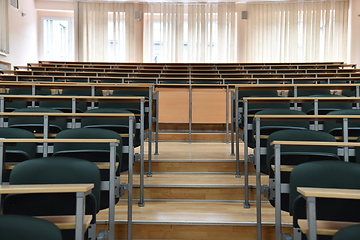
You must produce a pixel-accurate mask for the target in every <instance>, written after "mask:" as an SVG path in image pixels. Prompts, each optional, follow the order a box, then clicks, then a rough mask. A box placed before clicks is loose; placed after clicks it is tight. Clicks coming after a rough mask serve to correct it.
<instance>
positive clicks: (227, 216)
mask: <svg viewBox="0 0 360 240" xmlns="http://www.w3.org/2000/svg"><path fill="white" fill-rule="evenodd" d="M145 149H147V147H145ZM230 153H231V149H230V144H227V143H221V142H216V143H215V142H193V143H187V142H160V143H159V155H155V156H153V170H154V171H153V176H152V177H147V176H146V177H145V206H144V207H139V206H138V205H137V200H134V202H133V224H134V225H133V239H199V240H200V239H229V240H230V239H245V240H246V239H249V240H250V239H256V208H255V201H254V199H255V189H251V190H250V200H251V207H250V208H249V209H246V208H244V206H243V200H244V197H243V195H244V189H243V186H244V178H243V177H240V178H236V177H235V174H234V172H235V170H234V168H235V157H234V156H232V155H230ZM136 169H138V166H136V165H135V171H136ZM250 169H251V171H253V169H252V168H250ZM126 180H127V175H126V174H124V175H122V178H121V182H126ZM249 180H250V185H255V176H254V174H253V172H252V175H251V176H250V178H249ZM262 183H263V184H267V182H266V177H265V176H264V178H263V180H262ZM138 187H139V174H135V175H134V198H135V199H137V198H139V189H138ZM263 200H264V201H263V203H262V217H263V219H262V220H263V236H264V238H263V239H264V240H270V239H275V237H274V222H275V219H274V216H275V210H274V208H273V207H272V206H271V205H270V204H269V203H268V202H267V201H266V199H263ZM115 218H116V233H115V239H126V219H127V201H126V196H124V197H123V200H121V201H120V202H119V203H118V204H117V206H116V215H115ZM106 219H107V210H103V211H101V212H100V213H99V214H98V216H97V222H98V228H99V229H100V228H106V227H107V226H106V223H107V221H106ZM291 222H292V220H291V218H290V216H289V214H288V213H283V223H284V225H283V228H284V231H285V232H290V231H291ZM224 234H225V235H224Z"/></svg>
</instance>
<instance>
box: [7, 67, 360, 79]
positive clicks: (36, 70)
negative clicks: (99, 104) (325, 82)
mask: <svg viewBox="0 0 360 240" xmlns="http://www.w3.org/2000/svg"><path fill="white" fill-rule="evenodd" d="M1 72H2V73H3V74H4V73H7V74H17V75H21V74H31V75H39V74H42V75H47V74H48V75H54V72H64V73H65V72H66V73H74V72H80V73H81V72H89V73H90V72H97V73H123V74H135V73H137V74H142V73H143V74H146V73H149V74H150V73H153V74H164V76H165V75H166V74H169V77H170V76H171V74H177V75H179V76H181V74H194V76H196V75H197V74H202V75H204V74H209V76H211V75H215V74H218V75H222V74H310V73H356V72H359V69H356V68H336V67H335V68H309V69H308V68H301V69H242V68H216V69H215V68H213V67H209V68H192V69H184V68H180V69H172V68H169V69H163V68H150V69H148V68H133V69H131V68H103V67H95V66H92V67H86V68H84V67H77V66H66V67H55V66H31V67H16V70H2V71H1Z"/></svg>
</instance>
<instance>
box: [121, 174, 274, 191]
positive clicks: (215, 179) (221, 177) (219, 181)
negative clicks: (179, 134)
mask: <svg viewBox="0 0 360 240" xmlns="http://www.w3.org/2000/svg"><path fill="white" fill-rule="evenodd" d="M127 177H128V176H127V174H123V175H121V182H127ZM244 179H245V178H244V176H241V177H240V178H236V177H235V175H234V174H197V173H193V174H191V173H159V174H153V176H152V177H146V176H145V178H144V184H145V187H149V186H189V187H202V186H203V187H204V186H208V187H211V186H213V187H229V186H234V187H238V188H242V187H243V186H244ZM267 179H268V176H263V180H262V184H268V182H266V181H267ZM133 181H134V185H135V186H136V185H139V184H140V175H139V174H137V175H134V177H133ZM249 184H250V185H255V184H256V181H255V175H249Z"/></svg>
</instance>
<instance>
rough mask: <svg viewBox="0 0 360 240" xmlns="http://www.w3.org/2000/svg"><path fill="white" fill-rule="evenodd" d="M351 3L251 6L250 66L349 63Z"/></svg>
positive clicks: (319, 2)
mask: <svg viewBox="0 0 360 240" xmlns="http://www.w3.org/2000/svg"><path fill="white" fill-rule="evenodd" d="M348 9H349V3H348V0H333V1H317V2H293V3H261V4H260V3H259V4H256V3H254V4H248V12H249V20H248V51H247V61H248V62H315V61H346V59H347V41H348V32H347V29H348Z"/></svg>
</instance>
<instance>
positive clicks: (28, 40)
mask: <svg viewBox="0 0 360 240" xmlns="http://www.w3.org/2000/svg"><path fill="white" fill-rule="evenodd" d="M19 3H20V10H15V9H14V8H12V7H9V20H10V54H9V55H8V56H6V57H4V56H0V61H5V62H10V63H12V65H13V66H16V65H26V63H29V62H37V61H38V60H39V54H38V52H39V51H38V49H40V48H39V46H38V43H40V41H39V38H40V37H39V34H40V32H39V31H40V25H39V24H40V17H41V16H54V17H58V16H64V17H69V16H71V17H72V16H73V15H74V13H73V11H74V2H66V1H65V2H57V1H43V0H19ZM139 10H140V9H139ZM246 10H247V5H246V4H245V3H244V4H237V12H238V13H239V15H240V16H239V22H238V41H239V43H238V49H237V51H238V61H239V62H245V61H246V49H247V48H246V39H247V36H246V32H247V20H241V12H242V11H246ZM22 12H25V13H26V16H25V17H22V16H21V13H22ZM359 14H360V0H350V24H349V36H350V38H349V59H348V63H356V64H358V67H359V68H360V17H359V16H358V15H359ZM141 23H142V21H138V22H137V24H136V29H135V31H136V33H137V34H138V35H137V36H138V37H137V38H136V42H137V44H138V45H139V48H138V51H137V53H136V59H137V60H138V61H141V59H142V58H141V56H142V50H143V49H142V37H143V36H142V24H141Z"/></svg>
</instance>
